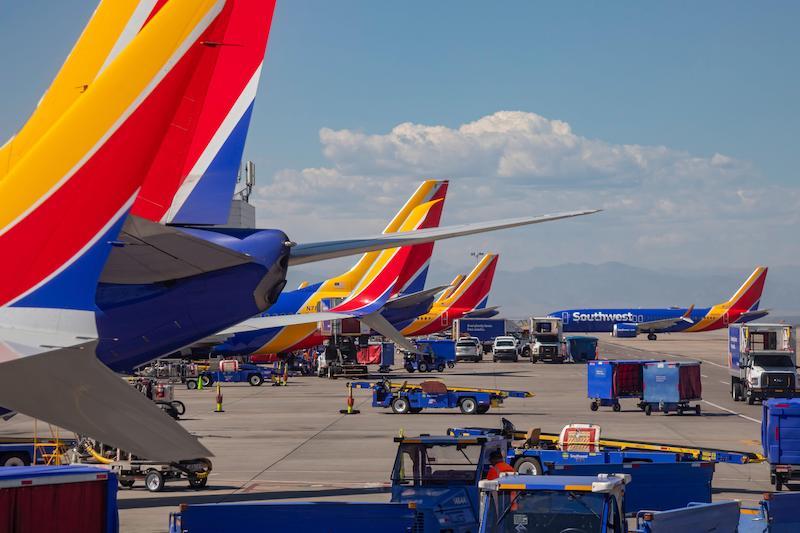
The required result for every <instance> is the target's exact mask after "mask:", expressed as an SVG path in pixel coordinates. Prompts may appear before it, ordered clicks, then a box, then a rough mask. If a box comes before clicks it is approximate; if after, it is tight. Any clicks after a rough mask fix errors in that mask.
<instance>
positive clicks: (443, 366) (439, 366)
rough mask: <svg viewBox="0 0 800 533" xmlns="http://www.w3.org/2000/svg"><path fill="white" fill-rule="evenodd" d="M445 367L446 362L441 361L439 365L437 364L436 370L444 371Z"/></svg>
mask: <svg viewBox="0 0 800 533" xmlns="http://www.w3.org/2000/svg"><path fill="white" fill-rule="evenodd" d="M444 369H445V365H444V363H439V364H438V365H436V370H437V371H438V372H444Z"/></svg>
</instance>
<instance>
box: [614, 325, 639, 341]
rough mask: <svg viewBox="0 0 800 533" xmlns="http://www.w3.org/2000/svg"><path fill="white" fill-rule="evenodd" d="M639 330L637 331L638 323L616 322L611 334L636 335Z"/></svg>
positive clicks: (620, 335)
mask: <svg viewBox="0 0 800 533" xmlns="http://www.w3.org/2000/svg"><path fill="white" fill-rule="evenodd" d="M637 334H638V332H637V331H636V324H624V323H623V324H614V327H612V328H611V336H612V337H621V338H622V337H626V338H630V337H636V335H637Z"/></svg>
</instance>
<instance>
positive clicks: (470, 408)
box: [458, 398, 478, 415]
mask: <svg viewBox="0 0 800 533" xmlns="http://www.w3.org/2000/svg"><path fill="white" fill-rule="evenodd" d="M458 407H459V409H461V412H462V413H464V414H465V415H474V414H475V413H477V412H478V402H476V401H475V398H464V399H463V400H461V402H459V404H458Z"/></svg>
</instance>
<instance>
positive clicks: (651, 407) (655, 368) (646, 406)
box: [640, 361, 703, 416]
mask: <svg viewBox="0 0 800 533" xmlns="http://www.w3.org/2000/svg"><path fill="white" fill-rule="evenodd" d="M643 377H644V393H643V394H642V402H641V404H640V406H641V407H642V409H643V410H644V414H646V415H647V416H650V414H651V413H652V412H653V411H660V412H662V413H665V414H666V413H670V412H676V413H678V414H679V415H682V414H683V413H685V412H686V411H694V413H695V414H696V415H698V416H699V415H700V404H699V403H698V404H695V405H693V406H692V405H689V402H692V401H699V400H702V392H703V388H702V384H701V380H700V362H699V361H689V362H683V361H681V362H666V361H661V362H656V363H645V365H644V369H643Z"/></svg>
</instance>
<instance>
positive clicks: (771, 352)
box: [728, 324, 797, 405]
mask: <svg viewBox="0 0 800 533" xmlns="http://www.w3.org/2000/svg"><path fill="white" fill-rule="evenodd" d="M728 365H729V368H730V373H731V396H732V397H733V399H734V401H737V402H740V401H747V403H749V404H751V405H752V404H753V403H754V402H755V401H756V400H766V399H767V398H791V397H793V396H795V394H796V392H795V391H796V383H797V343H796V339H795V335H794V328H793V327H792V326H787V325H785V324H733V325H731V326H729V327H728Z"/></svg>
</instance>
